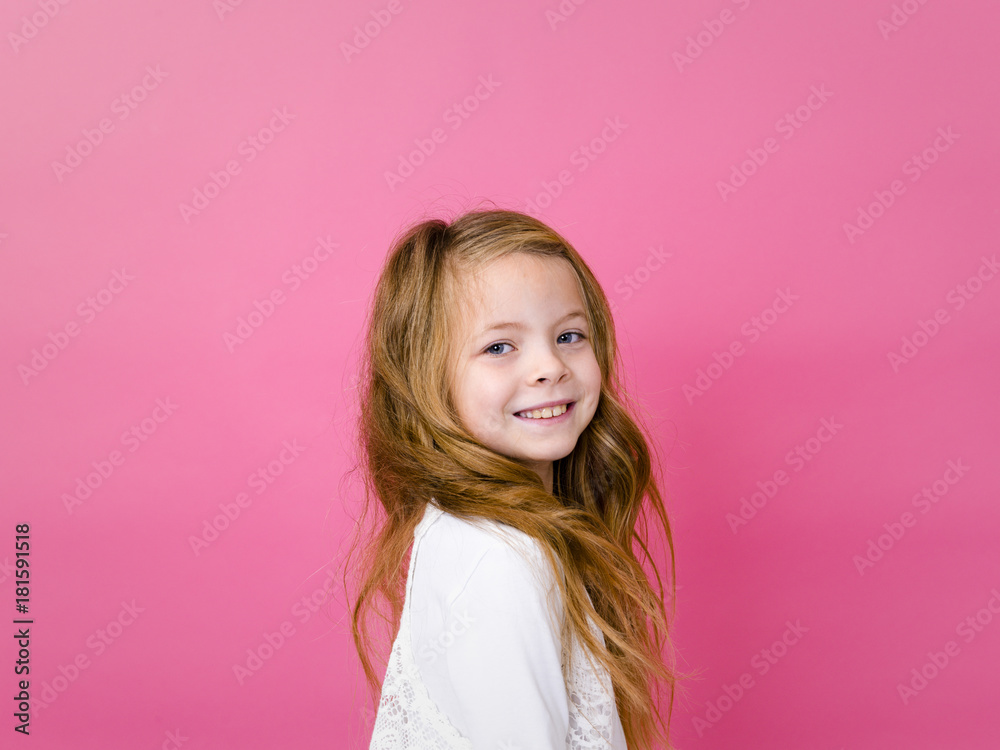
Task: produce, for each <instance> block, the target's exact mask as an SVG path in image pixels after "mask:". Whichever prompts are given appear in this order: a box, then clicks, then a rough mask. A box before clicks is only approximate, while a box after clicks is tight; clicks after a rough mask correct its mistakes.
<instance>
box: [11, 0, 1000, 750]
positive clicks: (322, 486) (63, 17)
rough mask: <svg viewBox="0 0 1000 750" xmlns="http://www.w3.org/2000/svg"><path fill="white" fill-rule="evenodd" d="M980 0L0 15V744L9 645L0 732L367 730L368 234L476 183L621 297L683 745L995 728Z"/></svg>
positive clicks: (964, 744)
mask: <svg viewBox="0 0 1000 750" xmlns="http://www.w3.org/2000/svg"><path fill="white" fill-rule="evenodd" d="M998 21H1000V18H998V6H997V5H996V4H995V3H992V2H985V1H981V2H969V3H961V4H951V3H945V2H940V1H937V0H935V1H932V2H918V1H917V0H905V2H896V3H893V2H890V1H889V0H880V1H878V2H860V1H858V0H853V1H852V2H843V3H819V4H816V3H809V4H806V3H795V2H790V1H788V0H786V1H785V2H777V3H773V2H772V3H763V2H758V1H757V0H733V1H732V2H730V0H711V1H706V2H701V1H699V2H686V3H664V4H659V3H639V2H624V3H622V2H619V3H613V4H612V3H608V2H586V3H580V2H570V1H569V0H563V2H561V3H559V2H556V0H551V2H541V3H532V2H523V1H522V2H507V3H502V4H494V5H483V4H473V3H442V2H422V3H411V2H409V0H392V2H353V1H352V2H342V3H334V4H330V3H320V2H305V3H264V2H250V1H248V2H243V3H240V2H237V0H214V1H213V0H201V1H200V2H184V3H167V2H157V3H148V2H147V3H128V2H120V1H119V2H91V3H82V2H66V0H37V1H36V0H13V1H12V2H10V3H7V4H6V5H5V7H4V9H3V11H2V12H0V31H2V33H3V35H4V41H3V43H2V44H0V71H2V73H0V100H2V102H3V115H2V117H0V136H2V139H0V140H2V144H3V152H2V154H3V155H2V172H0V191H2V195H0V269H2V270H0V278H2V285H3V286H2V294H0V304H2V306H3V318H2V334H3V349H2V352H3V360H4V361H3V370H2V372H3V373H4V375H3V386H2V387H3V422H2V424H3V433H2V441H3V442H2V446H0V448H2V451H0V453H2V462H3V464H2V465H3V485H4V487H3V490H4V497H3V504H2V512H0V563H2V565H3V567H2V569H0V600H2V602H3V604H2V607H3V611H4V612H6V613H7V616H8V620H7V622H8V624H7V625H6V626H5V627H6V629H7V632H8V633H10V634H13V633H16V632H17V630H16V626H15V625H14V624H13V620H14V619H17V618H18V617H26V616H27V617H30V618H32V620H33V623H32V624H31V625H30V646H29V651H30V695H31V699H32V701H33V705H32V711H31V720H30V733H31V734H30V737H28V738H26V737H23V736H18V735H16V734H15V732H14V726H15V724H16V723H17V722H16V721H15V719H14V717H13V715H12V714H13V711H14V705H15V704H16V701H11V700H10V699H11V698H12V697H13V696H14V695H15V694H16V693H17V690H18V687H17V684H16V679H17V678H16V675H15V674H14V672H13V667H14V665H15V662H16V660H17V659H18V653H19V648H18V646H17V640H16V639H15V638H12V637H11V635H7V637H5V638H4V639H3V641H4V643H5V645H4V647H3V648H2V650H0V653H2V656H0V659H2V662H3V664H2V669H0V673H2V674H3V675H4V676H3V678H2V692H3V694H4V695H5V696H7V703H6V706H5V707H4V710H3V712H2V714H3V716H4V717H5V718H4V720H3V722H2V726H0V733H2V735H3V737H4V739H3V740H2V745H3V747H20V746H22V745H23V746H25V747H27V746H32V747H35V748H68V747H72V748H78V749H81V750H84V749H88V748H108V747H111V748H151V749H154V748H160V747H163V748H175V747H180V748H184V750H189V749H193V748H236V747H240V748H271V747H297V748H361V747H367V742H368V737H369V734H370V726H371V720H372V712H371V708H370V707H368V708H366V706H365V701H364V699H363V692H362V689H361V688H362V681H361V678H360V675H359V669H358V663H357V660H356V657H355V655H354V651H353V646H352V643H351V640H350V636H349V627H348V623H349V621H348V619H347V616H346V611H345V603H344V601H343V592H342V591H340V590H338V594H337V597H336V598H335V600H334V601H332V602H329V603H327V604H324V605H321V606H320V605H317V604H316V603H315V602H318V601H319V600H320V598H321V596H320V594H319V593H318V592H321V591H322V589H323V586H324V582H325V579H326V577H327V575H328V573H329V572H330V571H334V572H336V569H337V562H336V560H337V558H338V555H341V554H343V550H344V548H346V539H347V537H348V534H349V532H350V530H351V528H352V521H351V518H352V514H353V513H354V512H355V509H356V507H357V501H358V498H359V493H360V487H359V485H358V484H357V483H356V482H353V483H352V482H349V481H346V480H345V479H344V474H345V472H346V471H347V469H348V468H349V467H350V465H351V456H352V455H353V453H354V444H353V437H352V435H353V425H352V419H353V416H354V414H355V405H354V397H355V390H354V385H355V380H354V379H353V377H352V375H353V372H354V369H353V368H354V365H355V363H356V359H357V354H358V345H359V344H360V333H361V326H362V322H363V317H364V315H365V309H366V304H367V301H368V298H369V295H370V292H371V289H372V285H373V282H374V279H375V275H376V273H377V271H378V269H379V267H380V263H381V261H382V259H383V257H384V255H385V253H386V250H387V247H388V243H389V241H390V239H391V238H392V236H393V235H394V234H395V233H396V231H397V230H398V229H399V228H400V227H401V226H402V225H403V224H405V223H408V222H410V221H412V220H414V219H417V218H420V217H421V216H422V215H423V214H424V212H425V211H427V210H432V211H434V210H439V209H442V207H443V208H444V209H446V210H454V209H457V208H465V207H468V206H471V205H473V204H474V203H475V201H476V200H478V199H480V198H490V199H493V200H495V201H497V202H498V203H500V204H501V205H504V206H509V207H514V208H522V209H523V208H525V207H529V208H530V209H531V210H533V211H536V212H537V213H538V215H539V216H541V217H542V218H544V219H545V220H547V221H549V222H551V223H552V224H553V225H554V226H556V227H557V228H558V229H560V230H561V231H562V232H564V233H565V234H566V236H567V237H568V238H569V239H570V240H571V241H572V242H574V243H575V245H576V246H577V247H578V249H579V250H580V252H581V253H582V254H583V255H584V257H585V258H586V259H587V260H588V262H589V263H590V264H591V266H592V267H593V269H594V271H595V272H596V273H597V275H598V277H599V278H600V279H601V281H602V283H603V284H604V286H605V289H606V291H607V293H608V295H609V297H610V299H611V300H612V301H613V302H614V304H615V308H616V313H615V315H616V320H617V324H618V327H619V332H620V338H621V342H622V346H623V354H624V361H625V363H626V367H627V370H628V373H629V378H630V380H631V381H632V382H633V385H634V388H635V392H636V394H637V396H638V398H639V399H640V400H641V401H642V403H643V404H644V405H645V406H646V408H647V409H648V410H649V413H650V415H651V419H650V422H651V424H652V426H653V428H654V429H655V432H656V435H657V438H658V440H659V441H660V444H661V446H662V448H661V452H662V455H663V457H664V461H663V464H664V468H663V471H664V475H665V477H666V491H667V494H668V498H669V508H670V511H671V513H672V517H673V522H674V528H675V533H676V539H677V559H678V582H679V587H680V588H679V591H678V604H677V618H676V630H675V633H674V637H675V639H676V643H677V645H678V649H679V654H680V657H681V666H682V667H683V668H685V669H687V670H689V671H694V672H697V673H698V677H697V679H693V680H690V681H688V682H687V687H686V690H685V692H684V693H683V694H681V695H679V696H678V699H677V705H676V711H675V717H674V718H675V720H674V728H675V739H676V743H677V745H678V747H681V748H692V749H695V748H732V747H753V748H792V747H794V748H826V749H829V750H836V749H837V748H851V749H852V750H863V749H864V748H885V747H904V746H905V747H909V748H914V749H919V748H937V747H949V748H992V747H996V746H997V743H998V742H1000V730H998V728H997V723H996V720H995V704H996V699H997V696H998V693H1000V685H998V679H1000V678H998V671H997V668H996V665H997V660H998V658H1000V617H998V615H1000V561H998V557H997V551H996V550H997V544H996V538H997V528H998V520H1000V514H998V510H997V502H996V500H997V488H998V482H997V480H998V470H997V455H998V448H1000V441H998V431H997V424H998V418H1000V408H998V398H997V392H996V387H997V370H998V359H1000V357H998V341H1000V314H998V313H1000V301H998V300H1000V276H998V271H1000V267H998V265H997V251H998V247H997V238H998V230H1000V212H998V189H997V156H998V153H997V151H998V140H997V137H996V133H997V128H998V122H997V114H998V106H997V102H998V101H1000V99H998V91H997V88H998V80H1000V79H998V77H997V75H996V68H997V56H996V53H995V43H996V39H997V36H998V33H1000V23H998ZM16 524H29V525H30V533H29V536H30V572H31V576H30V582H29V589H30V594H29V597H28V598H29V600H30V601H29V612H28V613H27V614H26V615H25V614H22V615H18V614H17V613H16V612H15V609H14V608H15V599H16V590H15V585H16V584H15V580H16V579H15V561H16V559H17V558H16V555H15V533H16V532H15V525H16ZM314 595H315V599H314V598H313V597H314ZM484 679H488V676H485V675H484Z"/></svg>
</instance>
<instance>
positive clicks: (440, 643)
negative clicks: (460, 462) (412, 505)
mask: <svg viewBox="0 0 1000 750" xmlns="http://www.w3.org/2000/svg"><path fill="white" fill-rule="evenodd" d="M561 625H562V600H561V598H560V597H559V591H558V589H557V588H556V584H555V579H554V578H553V577H552V574H551V569H550V568H549V566H548V563H547V561H546V560H545V556H544V554H543V553H542V551H541V549H540V547H539V546H538V543H537V542H536V541H535V540H534V539H532V538H531V537H529V536H528V535H527V534H525V533H523V532H521V531H519V530H517V529H514V528H512V527H509V526H506V525H504V524H500V523H496V522H491V521H486V520H480V519H477V520H475V521H470V520H466V519H462V518H458V517H457V516H453V515H451V514H450V513H447V512H445V511H443V510H442V509H441V508H440V507H438V506H437V505H436V504H435V503H434V502H433V500H432V501H431V502H430V503H428V504H427V507H426V509H425V510H424V515H423V518H422V519H421V520H420V522H419V524H418V525H417V527H416V531H415V533H414V542H413V550H412V553H411V556H410V567H409V574H408V576H407V580H406V595H405V600H404V603H403V612H402V620H401V623H400V627H399V632H398V634H397V636H396V640H395V641H394V643H393V646H392V651H391V653H390V656H389V662H388V665H387V668H386V674H385V680H384V681H383V683H382V694H381V698H380V700H379V706H378V713H377V715H376V717H375V728H374V733H373V734H372V739H371V744H370V746H369V750H444V749H445V748H463V750H467V749H469V748H475V749H476V750H487V749H488V750H515V749H516V750H590V749H591V748H602V750H607V749H608V748H611V749H612V750H627V748H626V745H625V735H624V732H623V730H622V725H621V721H620V720H619V717H618V711H617V708H616V706H615V699H614V693H613V692H612V686H611V680H610V678H609V676H608V673H607V670H605V669H603V668H602V667H601V666H600V664H597V663H596V660H595V664H594V666H591V664H590V662H589V661H588V659H587V654H586V652H585V651H584V649H583V648H582V647H581V645H580V644H579V643H578V642H576V641H574V643H573V649H574V650H573V655H574V658H573V669H572V673H570V674H567V673H566V672H567V670H566V668H565V661H566V659H565V656H566V649H565V647H564V645H563V644H562V643H561V642H560V636H559V634H560V631H561ZM590 625H591V628H592V630H593V631H594V633H595V635H597V637H598V638H601V633H600V629H599V628H597V626H596V625H595V624H594V623H593V622H591V623H590ZM595 666H596V667H597V669H595V668H594V667H595Z"/></svg>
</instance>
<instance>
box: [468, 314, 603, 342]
mask: <svg viewBox="0 0 1000 750" xmlns="http://www.w3.org/2000/svg"><path fill="white" fill-rule="evenodd" d="M570 318H583V319H584V320H586V319H587V316H586V315H584V314H583V311H582V310H573V311H572V312H569V313H566V314H565V315H564V316H562V317H561V318H560V319H559V320H557V321H556V325H557V326H560V325H562V324H563V323H565V322H566V321H567V320H569V319H570ZM506 328H513V329H515V330H517V331H523V330H524V329H525V328H527V326H526V325H525V324H524V323H518V322H508V323H493V324H492V325H490V326H488V327H486V328H484V329H483V330H482V331H480V332H479V334H478V335H479V336H485V335H486V334H487V333H490V332H491V331H500V330H504V329H506Z"/></svg>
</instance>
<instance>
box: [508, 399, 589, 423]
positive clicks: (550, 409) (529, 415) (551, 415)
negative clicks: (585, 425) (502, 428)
mask: <svg viewBox="0 0 1000 750" xmlns="http://www.w3.org/2000/svg"><path fill="white" fill-rule="evenodd" d="M575 404H576V402H575V401H570V402H569V403H567V404H560V405H559V406H546V407H545V408H544V409H533V410H531V411H517V412H514V416H515V417H521V418H522V419H541V420H545V419H555V418H556V417H561V416H562V415H563V414H565V413H566V412H568V411H570V410H571V409H572V408H573V406H574V405H575Z"/></svg>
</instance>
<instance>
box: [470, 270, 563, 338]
mask: <svg viewBox="0 0 1000 750" xmlns="http://www.w3.org/2000/svg"><path fill="white" fill-rule="evenodd" d="M456 282H457V284H456V286H457V296H458V298H459V304H460V308H461V311H462V312H461V315H460V316H459V321H458V322H459V326H460V327H462V328H466V329H468V328H470V327H471V326H473V325H474V324H479V323H482V322H483V320H485V319H490V320H494V319H495V320H499V319H500V318H499V317H498V316H503V320H505V321H506V320H521V319H522V318H525V317H537V316H539V315H546V314H549V313H557V312H560V311H562V310H563V309H564V308H568V307H575V308H581V309H582V308H583V299H582V297H581V295H580V289H579V281H578V279H577V275H576V272H575V271H574V270H573V266H572V265H571V264H570V262H569V261H568V260H566V259H565V258H560V257H551V256H540V255H533V254H528V253H512V254H510V255H506V256H503V257H501V258H497V259H496V260H494V261H491V262H490V263H487V264H485V265H484V266H482V267H481V268H477V269H475V270H466V271H465V272H464V273H460V274H458V275H457V277H456Z"/></svg>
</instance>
